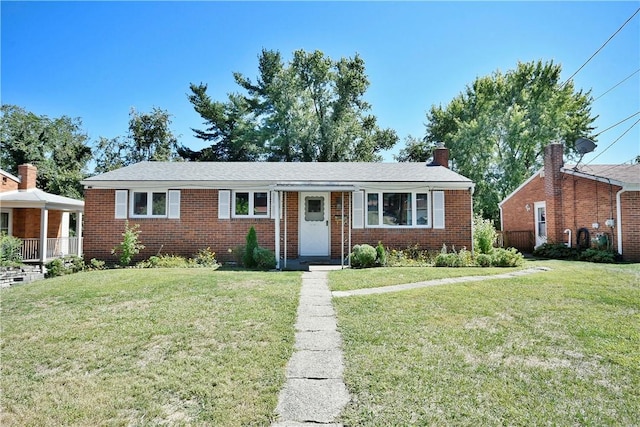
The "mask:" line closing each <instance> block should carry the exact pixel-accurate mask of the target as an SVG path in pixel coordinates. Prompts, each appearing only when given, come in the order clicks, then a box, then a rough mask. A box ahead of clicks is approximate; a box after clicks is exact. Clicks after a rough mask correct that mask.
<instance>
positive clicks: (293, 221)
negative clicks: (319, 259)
mask: <svg viewBox="0 0 640 427" xmlns="http://www.w3.org/2000/svg"><path fill="white" fill-rule="evenodd" d="M339 194H340V193H332V194H331V206H332V208H331V256H332V258H340V254H341V248H340V232H341V226H340V219H339V218H336V216H338V215H339V214H340V210H339V209H338V208H337V206H336V205H335V200H336V197H337V196H338V195H339ZM345 199H346V205H345V214H346V215H349V211H350V209H349V207H350V206H351V201H350V200H349V194H348V193H346V194H345ZM114 206H115V191H114V190H102V189H87V190H85V211H84V212H85V215H84V243H83V246H84V254H85V258H86V259H91V258H97V259H102V260H107V261H116V258H115V256H113V255H112V254H111V249H112V248H114V247H115V246H116V245H118V244H119V243H120V242H121V241H122V232H123V231H124V227H125V220H124V219H115V218H114V216H115V208H114ZM445 213H446V220H445V221H446V222H445V226H446V228H445V229H443V230H434V229H430V228H429V229H397V230H394V229H361V230H353V231H352V240H351V243H352V245H355V244H358V243H370V244H373V245H375V244H377V242H378V241H379V240H381V241H382V242H383V244H384V245H385V246H388V247H395V248H405V247H407V246H409V245H414V244H419V245H420V246H421V247H423V248H425V249H434V250H435V249H440V247H441V246H442V244H443V243H446V244H447V245H448V246H452V245H455V246H456V247H457V248H462V247H467V248H468V249H470V248H471V196H470V194H469V192H468V191H445ZM286 217H287V225H286V229H287V237H286V239H287V257H288V258H290V259H292V258H297V257H298V228H299V227H298V193H295V192H290V193H286ZM347 220H348V221H350V218H349V217H347ZM129 224H130V225H133V224H139V225H140V231H141V233H140V242H141V243H142V244H144V245H145V249H144V250H143V251H142V252H141V253H140V255H139V256H138V257H137V259H138V260H139V259H144V258H148V257H149V256H151V255H155V254H156V253H158V252H161V253H172V254H178V255H183V256H192V255H193V254H194V253H196V252H197V251H198V250H200V249H203V248H206V247H210V248H211V250H213V251H215V252H216V254H217V259H218V260H220V261H232V260H233V258H234V256H233V254H232V253H230V252H229V249H231V250H233V249H234V248H235V247H237V246H238V245H243V244H244V243H245V237H246V234H247V231H248V230H249V227H251V226H252V225H253V226H254V227H255V229H256V233H257V236H258V243H259V244H260V246H263V247H266V248H269V249H271V250H273V249H274V238H275V225H274V221H273V220H271V219H268V218H265V219H225V220H219V219H218V191H217V190H181V207H180V218H179V219H155V218H154V219H151V218H149V219H146V218H145V219H130V220H129ZM280 239H281V251H282V252H281V254H282V255H284V239H285V225H284V218H283V219H282V220H281V224H280ZM348 251H349V248H348V227H347V226H345V253H348Z"/></svg>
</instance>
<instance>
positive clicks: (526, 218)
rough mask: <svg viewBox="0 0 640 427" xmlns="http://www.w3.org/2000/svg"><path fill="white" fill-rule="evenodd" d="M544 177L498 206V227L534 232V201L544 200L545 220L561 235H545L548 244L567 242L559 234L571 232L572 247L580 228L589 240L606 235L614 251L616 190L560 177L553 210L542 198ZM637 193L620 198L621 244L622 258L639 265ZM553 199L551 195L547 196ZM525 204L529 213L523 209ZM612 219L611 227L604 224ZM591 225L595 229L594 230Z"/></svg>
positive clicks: (565, 237) (566, 176)
mask: <svg viewBox="0 0 640 427" xmlns="http://www.w3.org/2000/svg"><path fill="white" fill-rule="evenodd" d="M544 181H545V180H544V178H540V177H535V178H534V179H533V180H532V181H530V182H529V183H528V184H527V185H525V186H524V187H523V188H521V189H520V191H518V192H517V193H516V194H514V195H513V196H512V197H511V198H510V199H509V200H507V201H506V202H505V203H504V204H503V205H502V225H503V230H505V231H523V230H534V227H535V226H534V215H535V213H534V209H533V204H534V202H539V201H546V203H547V221H548V222H551V221H553V222H554V224H556V227H557V228H558V229H560V231H561V233H560V235H559V237H558V236H553V237H552V235H551V233H549V238H548V241H549V242H556V243H558V242H561V243H564V242H566V241H567V239H568V236H567V235H565V234H564V233H563V232H564V230H565V229H570V230H571V240H572V242H571V244H572V246H575V245H576V238H577V232H578V230H579V229H581V228H586V229H587V230H588V231H589V235H590V237H595V236H596V235H597V234H599V233H606V234H607V236H608V238H609V239H610V241H611V247H612V249H614V250H617V248H618V237H617V234H618V229H617V227H618V224H617V218H616V214H617V213H616V193H617V192H618V191H620V189H621V188H620V187H619V186H616V185H609V184H608V183H606V182H598V181H595V180H592V179H587V178H582V177H577V176H574V175H569V174H562V175H561V178H560V180H559V182H560V185H559V186H558V189H559V190H560V191H559V192H558V193H559V196H556V200H557V199H559V202H556V206H560V210H554V209H553V206H554V205H553V204H552V203H550V198H549V197H548V196H547V195H545V188H544ZM639 194H640V192H637V191H635V192H626V193H622V195H621V202H622V203H621V204H622V234H623V238H622V244H623V254H624V258H625V259H626V260H628V261H634V262H640V195H639ZM551 197H554V195H551ZM527 204H529V206H530V207H531V210H530V211H528V212H527V211H526V209H525V206H526V205H527ZM608 219H614V220H615V221H616V224H615V226H614V227H613V228H610V227H607V226H606V225H605V222H606V221H607V220H608ZM594 223H598V224H599V227H598V228H597V229H595V228H594V227H593V224H594Z"/></svg>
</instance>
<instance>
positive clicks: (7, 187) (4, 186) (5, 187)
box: [0, 174, 18, 193]
mask: <svg viewBox="0 0 640 427" xmlns="http://www.w3.org/2000/svg"><path fill="white" fill-rule="evenodd" d="M1 176H2V180H1V184H0V193H4V192H5V191H15V190H17V189H18V182H17V181H14V180H13V179H11V178H9V177H8V176H5V175H4V174H1Z"/></svg>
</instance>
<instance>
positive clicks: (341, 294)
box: [332, 267, 551, 298]
mask: <svg viewBox="0 0 640 427" xmlns="http://www.w3.org/2000/svg"><path fill="white" fill-rule="evenodd" d="M549 270H551V269H550V268H548V267H533V268H527V269H525V270H518V271H513V272H510V273H503V274H493V275H490V276H464V277H450V278H446V279H436V280H427V281H425V282H417V283H406V284H403V285H393V286H383V287H381V288H368V289H356V290H353V291H333V292H332V295H333V296H334V297H336V298H340V297H350V296H356V295H373V294H386V293H388V292H398V291H406V290H409V289H418V288H426V287H429V286H439V285H450V284H453V283H465V282H480V281H483V280H494V279H510V278H513V277H519V276H525V275H527V274H533V273H539V272H541V271H549Z"/></svg>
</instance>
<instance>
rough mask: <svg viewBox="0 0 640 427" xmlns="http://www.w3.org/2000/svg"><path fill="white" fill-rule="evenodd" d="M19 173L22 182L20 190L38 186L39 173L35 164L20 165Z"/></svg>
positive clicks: (19, 186) (19, 185)
mask: <svg viewBox="0 0 640 427" xmlns="http://www.w3.org/2000/svg"><path fill="white" fill-rule="evenodd" d="M18 175H19V177H20V183H19V184H18V188H19V189H20V190H29V189H31V188H36V177H37V175H38V168H36V167H35V166H34V165H30V164H28V163H27V164H24V165H20V166H18Z"/></svg>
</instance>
